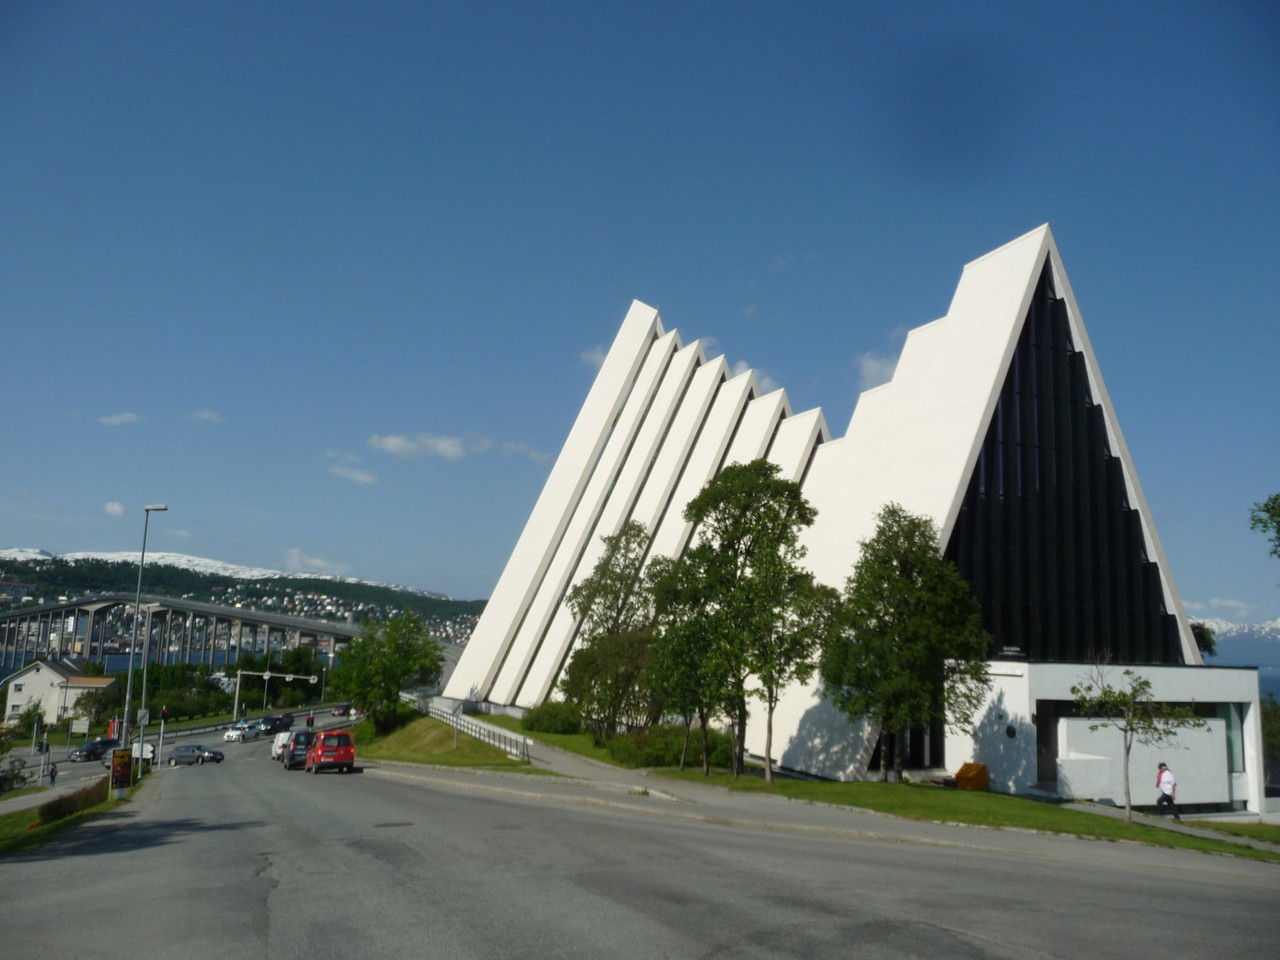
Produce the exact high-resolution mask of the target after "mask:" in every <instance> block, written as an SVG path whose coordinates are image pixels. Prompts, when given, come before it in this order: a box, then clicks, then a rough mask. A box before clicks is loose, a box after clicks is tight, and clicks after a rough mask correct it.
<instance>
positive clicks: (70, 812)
mask: <svg viewBox="0 0 1280 960" xmlns="http://www.w3.org/2000/svg"><path fill="white" fill-rule="evenodd" d="M110 779H111V778H110V777H103V778H102V779H101V780H99V781H98V782H97V783H92V784H90V785H89V786H87V787H81V788H80V789H79V790H76V791H74V792H73V793H64V794H63V795H62V796H60V797H55V798H54V799H52V800H50V801H49V802H48V803H42V804H41V805H40V808H39V811H38V812H39V815H40V819H41V821H42V822H44V823H48V822H50V821H52V820H62V819H65V818H66V817H70V816H74V815H75V814H77V813H80V812H82V811H84V810H88V809H89V808H90V807H96V806H97V805H98V804H100V803H104V802H106V799H107V796H108V783H109V781H110Z"/></svg>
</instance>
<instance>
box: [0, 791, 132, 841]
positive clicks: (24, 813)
mask: <svg viewBox="0 0 1280 960" xmlns="http://www.w3.org/2000/svg"><path fill="white" fill-rule="evenodd" d="M103 779H104V780H105V779H106V777H105V776H104V777H103ZM88 789H89V788H84V789H83V790H82V791H78V792H86V791H87V790H88ZM136 789H137V786H134V788H133V789H131V790H130V791H129V796H132V795H133V790H136ZM104 792H105V793H106V795H107V799H106V800H103V801H101V802H98V803H93V802H92V801H90V803H91V804H92V805H82V806H83V809H77V810H76V811H75V812H73V813H69V814H67V813H66V809H65V807H66V806H68V805H69V803H68V801H69V800H70V798H68V797H67V796H66V795H63V796H61V797H59V795H57V794H55V793H53V791H51V790H49V789H48V788H47V787H28V788H25V789H23V790H14V791H12V792H11V793H6V794H4V797H3V799H6V800H7V799H10V798H12V797H20V796H23V795H24V794H29V793H48V794H49V800H48V801H46V803H50V804H51V805H55V806H56V805H57V804H62V805H63V806H64V809H63V810H62V811H61V813H62V814H66V815H61V816H59V819H53V820H51V819H46V818H44V816H43V814H44V809H43V805H42V806H36V807H29V808H27V809H25V810H16V811H14V812H13V813H6V814H4V815H3V816H0V857H5V856H8V855H10V854H14V853H21V852H22V851H24V850H31V849H33V848H35V847H39V846H42V845H44V844H45V843H48V842H49V841H50V840H52V839H53V838H54V837H56V836H58V834H60V833H62V832H63V831H65V830H70V829H71V828H72V827H76V826H79V825H80V824H82V823H84V821H85V820H87V819H88V818H90V817H94V816H97V815H99V814H103V813H107V812H108V811H110V810H113V809H114V808H115V807H117V806H119V805H120V804H121V803H124V802H126V801H125V800H115V799H113V798H112V797H111V793H110V791H109V790H105V791H104ZM99 796H101V794H99ZM95 799H96V798H95ZM126 799H127V798H126ZM54 801H56V804H55V803H54ZM77 806H81V805H77ZM55 815H57V814H55Z"/></svg>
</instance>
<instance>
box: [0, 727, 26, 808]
mask: <svg viewBox="0 0 1280 960" xmlns="http://www.w3.org/2000/svg"><path fill="white" fill-rule="evenodd" d="M17 735H18V733H17V731H16V730H14V729H13V728H12V727H0V761H3V764H2V765H0V794H4V793H6V792H7V791H9V790H17V789H18V788H19V787H21V786H23V785H25V784H26V782H27V779H28V777H27V774H26V771H25V770H24V769H23V768H24V764H23V762H22V758H21V757H9V758H8V759H7V760H5V759H4V758H5V757H6V756H8V754H9V751H10V750H12V749H13V744H14V739H15V738H16V737H17Z"/></svg>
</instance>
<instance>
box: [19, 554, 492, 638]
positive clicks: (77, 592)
mask: <svg viewBox="0 0 1280 960" xmlns="http://www.w3.org/2000/svg"><path fill="white" fill-rule="evenodd" d="M18 554H21V557H19V556H17V555H18ZM118 556H123V555H107V556H106V557H103V556H91V555H86V554H68V555H67V556H64V557H54V556H50V555H47V554H44V555H41V554H40V552H39V551H0V571H2V572H0V580H3V581H9V582H17V583H22V584H29V585H30V589H29V590H27V591H25V592H26V594H27V595H28V596H30V597H31V598H32V599H33V600H36V601H40V600H46V601H47V600H56V599H57V598H58V597H64V596H65V597H74V596H83V595H86V594H92V593H133V592H134V591H135V590H136V589H137V586H138V562H137V555H136V554H134V555H133V556H132V559H117V558H116V557H118ZM177 557H181V555H178V554H157V555H155V558H154V560H153V555H152V554H150V553H149V554H148V555H147V568H146V572H145V577H144V580H143V592H144V593H152V594H159V595H160V596H166V597H183V598H187V599H192V600H201V601H205V602H208V603H219V604H227V605H235V604H237V603H238V604H241V605H243V606H245V607H249V608H252V609H259V610H274V611H276V612H279V613H288V614H293V615H297V616H309V617H318V618H321V619H343V620H344V619H347V618H348V616H350V617H352V618H353V619H355V620H357V621H362V620H367V619H377V620H381V619H385V618H386V617H387V616H391V615H394V614H395V613H397V612H399V611H401V610H404V609H405V608H406V607H412V608H413V609H414V610H415V611H416V612H417V613H419V614H421V615H422V616H423V617H424V618H426V619H437V620H454V619H456V618H459V617H474V616H477V615H479V613H480V612H481V611H482V610H483V609H484V606H485V601H483V600H453V599H450V598H448V597H445V596H443V595H441V594H438V593H429V592H427V591H424V590H413V589H410V588H408V587H398V586H391V585H388V584H380V583H370V582H366V581H361V580H347V579H339V578H333V577H318V576H313V575H307V576H290V575H288V574H283V573H279V572H277V571H271V570H259V569H253V568H244V567H234V566H232V565H230V564H216V563H215V562H214V561H206V560H201V559H200V558H186V557H182V558H181V559H182V560H186V561H194V563H187V564H183V565H177V564H174V563H169V562H166V561H168V560H170V559H171V558H177ZM211 568H212V570H211ZM213 571H221V572H213ZM237 573H248V574H254V575H256V576H252V575H251V576H237V575H235V574H237ZM3 602H4V601H2V600H0V603H3ZM9 605H10V606H16V605H18V602H17V601H13V602H10V604H9Z"/></svg>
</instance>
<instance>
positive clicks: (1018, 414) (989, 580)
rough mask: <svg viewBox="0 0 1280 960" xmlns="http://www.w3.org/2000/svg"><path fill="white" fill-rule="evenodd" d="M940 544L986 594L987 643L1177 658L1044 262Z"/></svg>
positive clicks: (1070, 657)
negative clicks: (952, 519)
mask: <svg viewBox="0 0 1280 960" xmlns="http://www.w3.org/2000/svg"><path fill="white" fill-rule="evenodd" d="M946 557H947V559H949V560H951V561H952V562H954V563H955V564H956V566H957V567H958V568H959V569H960V572H961V573H962V574H963V575H964V577H965V578H966V579H967V580H968V581H969V583H970V584H971V585H972V587H973V591H974V594H975V595H976V596H977V598H978V600H979V601H980V602H981V604H982V617H983V625H984V627H985V628H986V630H987V631H988V632H989V633H990V634H991V635H992V637H993V638H994V640H995V644H994V650H993V651H992V653H993V655H996V656H999V655H1001V653H1002V652H1005V651H1007V650H1008V648H1020V649H1021V651H1022V653H1023V654H1025V655H1026V657H1027V658H1028V659H1030V660H1048V661H1087V660H1089V659H1091V658H1092V657H1094V656H1095V655H1099V654H1102V653H1104V652H1105V653H1107V654H1109V655H1110V658H1111V659H1112V660H1113V661H1115V662H1119V663H1159V664H1177V663H1182V662H1183V659H1182V647H1181V644H1180V642H1179V639H1178V632H1177V621H1176V618H1175V617H1174V616H1173V615H1171V614H1170V613H1169V612H1168V611H1166V610H1165V605H1164V596H1163V592H1162V590H1161V585H1160V577H1159V572H1158V570H1157V568H1156V564H1155V563H1154V562H1152V561H1151V560H1150V559H1149V558H1148V557H1147V553H1146V546H1145V542H1144V539H1143V536H1142V526H1141V522H1140V520H1139V516H1138V511H1137V510H1135V509H1133V508H1132V506H1131V505H1130V503H1129V498H1128V493H1127V490H1126V488H1125V483H1124V475H1123V471H1122V469H1121V464H1120V460H1119V459H1118V458H1117V457H1115V456H1113V455H1112V453H1111V449H1110V444H1109V442H1108V439H1107V432H1106V425H1105V423H1104V418H1103V411H1102V408H1101V407H1100V406H1099V405H1098V404H1096V403H1095V402H1094V401H1093V397H1092V395H1091V391H1090V389H1089V381H1088V376H1087V374H1086V369H1085V358H1084V354H1082V353H1080V352H1079V351H1077V350H1076V349H1075V347H1074V346H1073V343H1072V339H1071V333H1070V330H1069V328H1068V321H1067V309H1066V302H1065V301H1063V300H1061V299H1059V298H1058V297H1057V296H1056V295H1055V291H1054V287H1053V280H1052V274H1051V271H1050V269H1049V267H1048V265H1047V264H1046V266H1045V270H1044V273H1043V274H1042V276H1041V278H1040V282H1039V284H1038V285H1037V288H1036V292H1035V296H1034V297H1033V299H1032V303H1031V307H1030V309H1029V311H1028V314H1027V318H1026V323H1025V324H1024V326H1023V329H1022V334H1021V337H1020V339H1019V341H1018V346H1017V349H1016V350H1015V352H1014V355H1013V361H1012V363H1011V365H1010V368H1009V373H1008V376H1007V378H1006V380H1005V383H1004V387H1003V389H1002V390H1001V392H1000V399H999V401H998V403H997V404H996V409H995V415H994V417H993V418H992V422H991V426H990V428H989V429H988V431H987V436H986V438H985V440H984V441H983V444H982V451H981V453H980V454H979V456H978V461H977V464H976V465H975V467H974V472H973V476H972V477H971V478H970V482H969V487H968V490H967V492H966V493H965V497H964V502H963V504H962V506H961V508H960V514H959V517H958V518H957V522H956V527H955V530H954V531H953V532H952V535H951V539H950V542H949V543H948V544H947V549H946Z"/></svg>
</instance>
